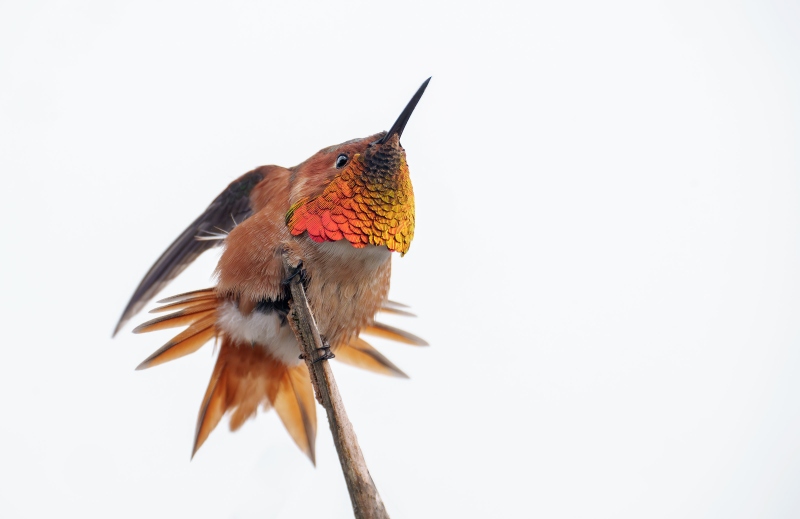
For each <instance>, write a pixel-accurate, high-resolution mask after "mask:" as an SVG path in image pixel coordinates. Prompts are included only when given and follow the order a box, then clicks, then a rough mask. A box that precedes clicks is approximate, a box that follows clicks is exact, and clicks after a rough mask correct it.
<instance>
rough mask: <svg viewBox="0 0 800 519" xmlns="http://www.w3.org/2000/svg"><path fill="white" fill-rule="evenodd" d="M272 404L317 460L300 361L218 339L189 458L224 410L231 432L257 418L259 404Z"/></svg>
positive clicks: (311, 404)
mask: <svg viewBox="0 0 800 519" xmlns="http://www.w3.org/2000/svg"><path fill="white" fill-rule="evenodd" d="M259 406H262V408H263V409H264V410H268V409H269V408H270V407H274V408H275V410H276V411H277V413H278V416H279V417H280V419H281V421H282V422H283V424H284V426H285V427H286V429H287V430H288V431H289V434H290V435H291V436H292V439H293V440H294V441H295V443H296V444H297V445H298V447H300V449H301V450H302V451H303V452H304V453H306V455H307V456H308V457H309V458H310V459H311V462H312V463H314V462H315V452H314V442H315V438H316V432H317V415H316V406H315V400H314V393H313V389H312V387H311V381H310V379H309V375H308V369H307V368H306V366H305V365H304V364H299V365H297V366H293V367H289V366H286V365H284V364H283V363H281V362H279V361H277V360H276V359H274V358H273V357H271V356H269V355H268V354H267V353H266V351H265V350H264V349H263V348H261V347H258V346H256V347H253V346H250V345H249V344H239V343H235V342H234V341H233V340H232V339H230V338H229V337H227V336H223V337H222V343H221V346H220V350H219V357H218V358H217V363H216V366H215V367H214V372H213V373H212V375H211V380H210V381H209V383H208V389H207V390H206V394H205V397H204V398H203V402H202V404H201V406H200V412H199V413H198V417H197V430H196V433H195V443H194V448H193V450H192V456H194V454H195V453H196V452H197V450H198V449H199V448H200V447H201V446H202V445H203V443H204V442H205V441H206V440H207V439H208V436H209V435H210V434H211V431H213V430H214V428H215V427H216V426H217V425H218V424H219V422H220V420H221V419H222V417H223V415H224V414H225V413H226V412H229V413H230V428H231V430H233V431H235V430H237V429H238V428H239V427H241V426H242V424H243V423H244V422H245V421H246V420H247V419H248V418H251V417H253V416H255V414H256V411H257V410H258V407H259Z"/></svg>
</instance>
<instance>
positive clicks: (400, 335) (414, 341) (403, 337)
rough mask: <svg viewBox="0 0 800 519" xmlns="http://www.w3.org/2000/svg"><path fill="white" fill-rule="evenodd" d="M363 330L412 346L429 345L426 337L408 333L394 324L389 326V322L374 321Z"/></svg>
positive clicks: (369, 333)
mask: <svg viewBox="0 0 800 519" xmlns="http://www.w3.org/2000/svg"><path fill="white" fill-rule="evenodd" d="M361 332H362V333H366V334H368V335H374V336H376V337H383V338H384V339H390V340H393V341H397V342H404V343H406V344H411V345H412V346H428V342H427V341H426V340H425V339H422V338H420V337H417V336H416V335H414V334H413V333H408V332H407V331H405V330H401V329H400V328H395V327H394V326H389V325H388V324H383V323H379V322H374V323H372V325H371V326H367V327H365V328H364V329H363V330H361Z"/></svg>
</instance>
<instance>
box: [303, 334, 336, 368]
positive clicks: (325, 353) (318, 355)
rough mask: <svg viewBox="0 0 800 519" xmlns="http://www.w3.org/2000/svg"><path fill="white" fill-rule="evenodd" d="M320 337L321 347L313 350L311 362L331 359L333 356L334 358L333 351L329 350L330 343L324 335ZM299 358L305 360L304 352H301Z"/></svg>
mask: <svg viewBox="0 0 800 519" xmlns="http://www.w3.org/2000/svg"><path fill="white" fill-rule="evenodd" d="M321 338H322V348H317V349H316V350H314V353H313V355H312V356H313V357H314V358H313V359H312V360H311V364H316V363H317V362H319V361H321V360H331V359H333V358H336V355H334V354H333V352H332V351H331V345H330V343H329V342H328V339H326V338H325V337H321ZM300 359H301V360H306V354H305V353H301V354H300Z"/></svg>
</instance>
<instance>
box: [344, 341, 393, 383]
mask: <svg viewBox="0 0 800 519" xmlns="http://www.w3.org/2000/svg"><path fill="white" fill-rule="evenodd" d="M336 360H338V361H340V362H344V363H345V364H350V365H351V366H355V367H357V368H362V369H366V370H369V371H373V372H375V373H380V374H382V375H391V376H395V377H402V378H408V375H406V374H405V373H403V372H402V371H401V370H400V368H398V367H397V366H395V365H394V363H392V361H390V360H389V359H387V358H386V357H385V356H384V355H383V354H382V353H381V352H379V351H378V350H376V349H375V348H373V347H372V345H371V344H369V343H368V342H366V341H365V340H364V339H361V338H357V339H355V340H353V341H351V342H350V343H349V344H343V345H341V346H339V347H338V348H336Z"/></svg>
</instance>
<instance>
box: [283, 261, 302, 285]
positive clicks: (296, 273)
mask: <svg viewBox="0 0 800 519" xmlns="http://www.w3.org/2000/svg"><path fill="white" fill-rule="evenodd" d="M295 278H298V279H300V283H302V284H303V286H306V285H307V284H308V272H306V269H305V268H304V267H303V261H302V260H301V261H300V263H298V264H297V266H296V267H292V268H291V270H290V271H289V277H287V278H286V279H284V280H283V285H289V284H291V283H292V281H294V279H295Z"/></svg>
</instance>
